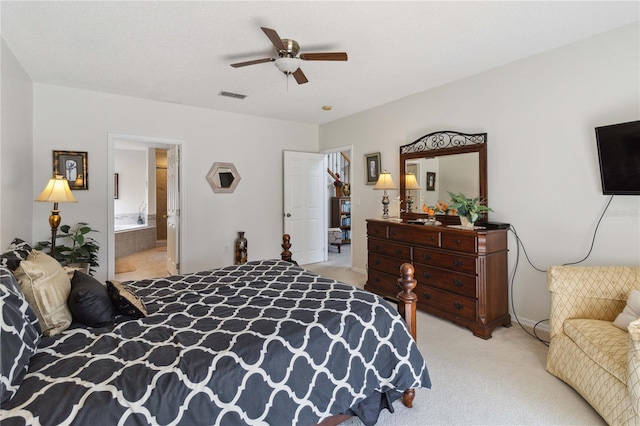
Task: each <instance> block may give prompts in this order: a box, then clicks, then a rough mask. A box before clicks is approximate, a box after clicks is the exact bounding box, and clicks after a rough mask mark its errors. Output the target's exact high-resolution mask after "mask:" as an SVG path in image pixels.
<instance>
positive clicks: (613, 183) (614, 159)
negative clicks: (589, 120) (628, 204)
mask: <svg viewBox="0 0 640 426" xmlns="http://www.w3.org/2000/svg"><path fill="white" fill-rule="evenodd" d="M596 141H597V144H598V157H599V160H600V177H601V179H602V193H603V194H605V195H640V121H631V122H629V123H620V124H612V125H610V126H602V127H596Z"/></svg>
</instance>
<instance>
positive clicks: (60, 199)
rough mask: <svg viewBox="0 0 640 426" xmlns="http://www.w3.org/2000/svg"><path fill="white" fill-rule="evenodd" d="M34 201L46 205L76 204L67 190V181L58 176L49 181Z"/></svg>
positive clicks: (69, 190) (68, 189)
mask: <svg viewBox="0 0 640 426" xmlns="http://www.w3.org/2000/svg"><path fill="white" fill-rule="evenodd" d="M35 201H42V202H47V203H77V202H78V201H77V200H76V199H75V198H74V196H73V194H72V193H71V189H70V188H69V182H67V179H65V178H64V177H62V176H60V175H56V177H54V178H51V179H49V183H47V186H46V187H45V188H44V190H43V191H42V193H41V194H40V195H39V196H38V198H36V200H35Z"/></svg>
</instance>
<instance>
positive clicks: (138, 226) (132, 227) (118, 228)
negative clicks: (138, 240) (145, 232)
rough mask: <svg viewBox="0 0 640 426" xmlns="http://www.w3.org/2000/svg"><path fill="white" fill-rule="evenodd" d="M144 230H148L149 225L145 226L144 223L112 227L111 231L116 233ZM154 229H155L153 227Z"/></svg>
mask: <svg viewBox="0 0 640 426" xmlns="http://www.w3.org/2000/svg"><path fill="white" fill-rule="evenodd" d="M144 228H150V226H149V225H147V224H146V223H143V224H137V223H130V224H127V225H114V226H113V231H114V232H116V233H118V232H124V231H133V230H136V229H144ZM154 229H155V227H154Z"/></svg>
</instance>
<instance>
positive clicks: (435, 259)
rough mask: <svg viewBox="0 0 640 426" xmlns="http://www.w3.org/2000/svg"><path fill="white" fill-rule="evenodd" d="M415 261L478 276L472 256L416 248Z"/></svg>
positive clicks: (414, 251) (414, 252) (414, 250)
mask: <svg viewBox="0 0 640 426" xmlns="http://www.w3.org/2000/svg"><path fill="white" fill-rule="evenodd" d="M413 260H414V262H416V263H422V264H423V265H427V266H436V267H438V268H444V269H449V270H451V271H456V272H463V273H465V274H472V275H475V274H476V258H475V257H471V256H461V255H459V254H455V253H446V252H443V251H437V250H429V249H422V248H419V247H414V249H413Z"/></svg>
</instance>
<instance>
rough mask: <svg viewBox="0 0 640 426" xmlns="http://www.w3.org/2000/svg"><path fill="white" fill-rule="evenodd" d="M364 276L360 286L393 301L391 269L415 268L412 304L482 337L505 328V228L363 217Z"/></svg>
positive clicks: (394, 278) (395, 289) (394, 280)
mask: <svg viewBox="0 0 640 426" xmlns="http://www.w3.org/2000/svg"><path fill="white" fill-rule="evenodd" d="M367 235H368V236H367V249H368V252H369V253H368V270H367V273H368V277H367V283H366V285H365V289H366V290H369V291H371V292H374V293H376V294H379V295H381V296H384V297H387V298H391V299H397V293H398V291H399V288H398V279H397V271H398V270H399V269H400V267H401V265H402V264H403V263H411V264H412V265H413V268H414V269H415V279H416V280H417V286H416V289H415V290H414V292H415V293H416V295H417V297H418V298H419V299H418V301H417V302H416V303H417V307H418V309H420V310H424V311H426V312H429V313H431V314H434V315H437V316H439V317H442V318H445V319H448V320H451V321H453V322H454V323H456V324H459V325H462V326H465V327H468V328H469V329H470V330H471V331H472V332H473V334H475V335H476V336H479V337H482V338H483V339H488V338H490V337H491V332H492V331H493V330H494V329H495V328H496V327H498V326H500V325H502V326H510V325H511V316H510V315H509V307H508V271H507V230H506V229H478V230H473V231H471V230H463V229H457V228H455V227H448V226H428V225H414V224H407V223H398V222H391V221H384V220H378V219H369V220H367Z"/></svg>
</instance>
